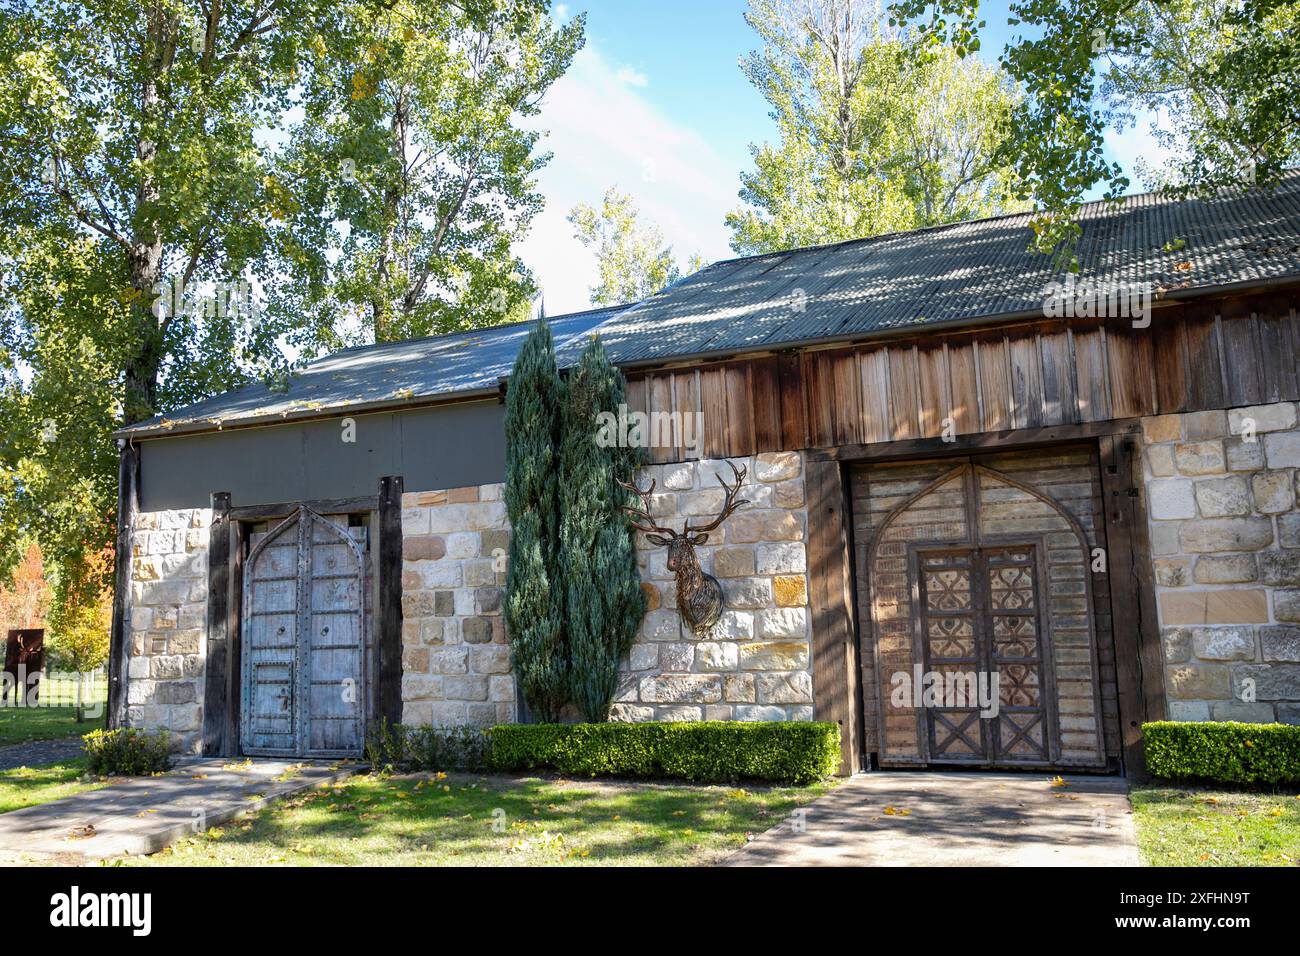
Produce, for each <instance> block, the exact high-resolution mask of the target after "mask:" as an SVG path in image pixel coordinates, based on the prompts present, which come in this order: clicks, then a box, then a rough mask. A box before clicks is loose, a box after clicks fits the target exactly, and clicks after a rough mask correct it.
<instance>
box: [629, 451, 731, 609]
mask: <svg viewBox="0 0 1300 956" xmlns="http://www.w3.org/2000/svg"><path fill="white" fill-rule="evenodd" d="M727 464H729V465H730V464H731V462H728V463H727ZM731 471H732V474H733V475H735V478H736V481H735V484H731V485H729V484H727V482H726V480H725V479H724V478H723V477H722V476H721V475H718V476H717V477H718V483H719V484H721V485H722V490H723V491H724V492H725V497H724V498H723V501H722V510H721V511H719V512H718V516H717V517H716V518H714V519H713V520H712V521H710V522H709V523H708V524H705V525H700V526H699V527H695V526H693V525H692V524H691V523H690V521H687V522H686V523H685V524H684V525H683V526H682V530H681V532H680V533H679V532H677V531H674V530H673V529H672V528H666V527H664V526H663V525H660V524H656V523H655V519H654V518H653V517H652V516H651V514H650V496H651V495H653V494H654V492H655V483H654V481H653V480H652V481H651V482H650V487H649V488H646V489H645V490H642V489H641V488H638V487H637V486H636V485H633V484H628V483H627V482H619V484H621V485H622V486H623V487H624V488H626V489H627V490H628V491H630V492H632V493H633V494H634V495H636V496H637V497H638V498H639V499H641V505H640V507H632V506H628V507H626V508H625V509H624V510H625V511H626V512H627V514H628V516H629V517H630V518H631V519H632V527H634V528H636V529H637V530H638V531H644V532H645V534H646V538H647V539H648V540H649V541H650V543H651V544H662V545H667V546H668V570H669V571H671V572H673V574H675V575H676V576H677V609H678V611H680V613H681V615H682V617H683V618H685V620H686V623H687V624H689V625H690V627H691V630H692V631H694V632H695V633H696V634H703V633H704V632H705V631H707V630H709V628H711V627H713V625H714V624H716V623H718V618H719V617H721V616H722V586H721V585H720V584H718V579H717V578H715V577H714V576H713V575H711V574H705V573H704V572H703V571H701V570H700V562H699V560H698V559H696V557H695V546H696V545H700V544H704V543H705V542H706V541H708V540H709V532H710V531H712V530H713V529H714V528H716V527H718V526H719V525H721V524H722V522H724V521H726V520H727V517H728V516H729V515H730V514H731V513H732V512H733V511H735V510H736V509H737V508H739V507H740V506H741V505H745V504H749V502H748V501H746V500H745V499H744V498H740V499H737V498H736V493H737V492H739V491H740V486H741V485H742V484H744V483H745V472H746V469H744V468H737V467H736V466H735V465H731Z"/></svg>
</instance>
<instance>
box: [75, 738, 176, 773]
mask: <svg viewBox="0 0 1300 956" xmlns="http://www.w3.org/2000/svg"><path fill="white" fill-rule="evenodd" d="M81 740H82V746H83V748H84V749H85V751H86V757H87V769H89V771H90V772H91V773H93V774H95V775H96V776H98V777H103V776H108V775H109V774H123V775H126V776H132V777H143V776H148V775H150V774H155V773H162V772H163V771H164V770H166V769H167V768H168V767H170V766H171V764H172V759H171V754H170V752H169V751H170V747H169V745H168V740H167V732H166V731H164V730H155V731H144V730H136V729H135V728H122V729H119V730H95V731H91V732H90V733H88V734H85V735H83V736H82V738H81Z"/></svg>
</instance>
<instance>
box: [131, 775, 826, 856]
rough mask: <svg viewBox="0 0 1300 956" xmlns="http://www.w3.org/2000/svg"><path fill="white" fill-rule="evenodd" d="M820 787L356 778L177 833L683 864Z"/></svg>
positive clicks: (234, 845)
mask: <svg viewBox="0 0 1300 956" xmlns="http://www.w3.org/2000/svg"><path fill="white" fill-rule="evenodd" d="M818 792H820V791H817V790H808V791H803V792H802V793H801V792H800V791H795V790H780V789H763V790H758V791H750V790H743V789H739V788H728V787H707V788H706V787H689V786H685V785H683V786H678V787H674V786H665V785H653V784H651V785H642V786H637V785H628V784H605V783H601V782H585V781H584V782H575V781H568V780H562V779H556V780H551V779H542V778H537V777H524V778H504V777H474V776H460V775H458V776H454V777H447V778H445V779H438V778H436V777H434V776H426V777H395V778H382V777H373V776H370V777H358V778H353V779H352V780H350V781H348V782H347V783H345V784H344V785H342V786H339V787H331V788H327V789H324V790H318V791H311V792H308V793H305V794H302V795H299V796H295V797H292V798H289V799H288V800H286V801H284V802H282V803H280V804H278V805H276V806H274V807H270V808H268V809H266V810H264V811H262V812H261V813H259V814H258V815H257V816H255V817H252V818H249V819H248V820H247V821H244V822H242V823H239V822H236V823H231V824H229V825H227V826H225V827H223V828H221V829H220V831H219V833H218V834H208V835H205V836H198V837H194V838H191V839H190V840H187V841H184V843H183V844H182V845H179V846H177V847H176V848H175V849H174V851H172V853H171V854H170V856H171V859H163V858H155V860H154V862H160V863H162V862H171V863H181V864H193V865H207V864H213V863H225V862H234V863H240V864H249V865H257V864H266V863H288V862H292V863H294V864H311V863H315V864H324V865H330V864H336V865H348V864H358V863H372V864H373V863H389V864H405V865H420V864H424V865H429V864H433V865H454V864H456V863H458V862H459V863H466V864H470V863H478V864H483V863H489V864H499V865H516V864H518V865H531V864H556V863H581V862H590V863H600V862H604V863H609V862H629V863H651V862H657V863H663V862H668V863H689V862H693V861H698V860H699V859H701V858H702V857H704V856H707V855H709V854H710V853H722V852H726V851H729V850H731V849H734V848H735V847H736V846H738V845H739V844H740V843H742V842H743V841H744V835H745V834H746V833H748V832H756V831H759V830H763V829H766V828H768V827H770V826H773V825H775V824H776V823H777V822H779V821H780V819H781V818H782V817H783V816H784V815H785V814H786V813H788V812H789V810H791V809H792V808H793V807H794V806H795V805H797V804H798V803H801V802H805V801H806V800H808V799H811V797H812V796H814V795H816V793H818ZM165 855H166V854H164V856H165Z"/></svg>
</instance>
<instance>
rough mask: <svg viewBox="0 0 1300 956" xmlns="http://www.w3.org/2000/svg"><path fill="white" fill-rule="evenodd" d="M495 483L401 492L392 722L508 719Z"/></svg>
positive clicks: (510, 690) (502, 535) (500, 521)
mask: <svg viewBox="0 0 1300 956" xmlns="http://www.w3.org/2000/svg"><path fill="white" fill-rule="evenodd" d="M501 489H502V486H501V485H500V484H492V485H481V486H475V487H470V488H453V489H450V490H446V491H426V492H417V493H408V494H405V495H403V496H402V722H403V723H406V724H437V725H451V724H466V723H469V724H477V725H481V726H489V725H491V724H498V723H508V722H510V721H513V720H515V717H516V713H515V679H514V675H513V674H511V672H510V645H509V643H508V642H507V640H506V630H505V621H504V618H503V617H502V615H501V605H502V601H503V599H504V594H505V591H504V589H505V584H506V574H505V572H506V561H505V557H506V553H507V550H508V548H509V542H510V534H509V531H508V530H507V521H506V507H505V502H504V501H502V500H501Z"/></svg>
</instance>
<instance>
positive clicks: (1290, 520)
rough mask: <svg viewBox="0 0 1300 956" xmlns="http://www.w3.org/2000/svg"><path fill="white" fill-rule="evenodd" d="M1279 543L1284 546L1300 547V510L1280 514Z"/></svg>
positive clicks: (1278, 525) (1278, 524) (1278, 521)
mask: <svg viewBox="0 0 1300 956" xmlns="http://www.w3.org/2000/svg"><path fill="white" fill-rule="evenodd" d="M1277 543H1278V544H1280V545H1281V546H1282V547H1284V548H1300V511H1298V512H1295V513H1294V514H1289V515H1278V518H1277Z"/></svg>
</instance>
